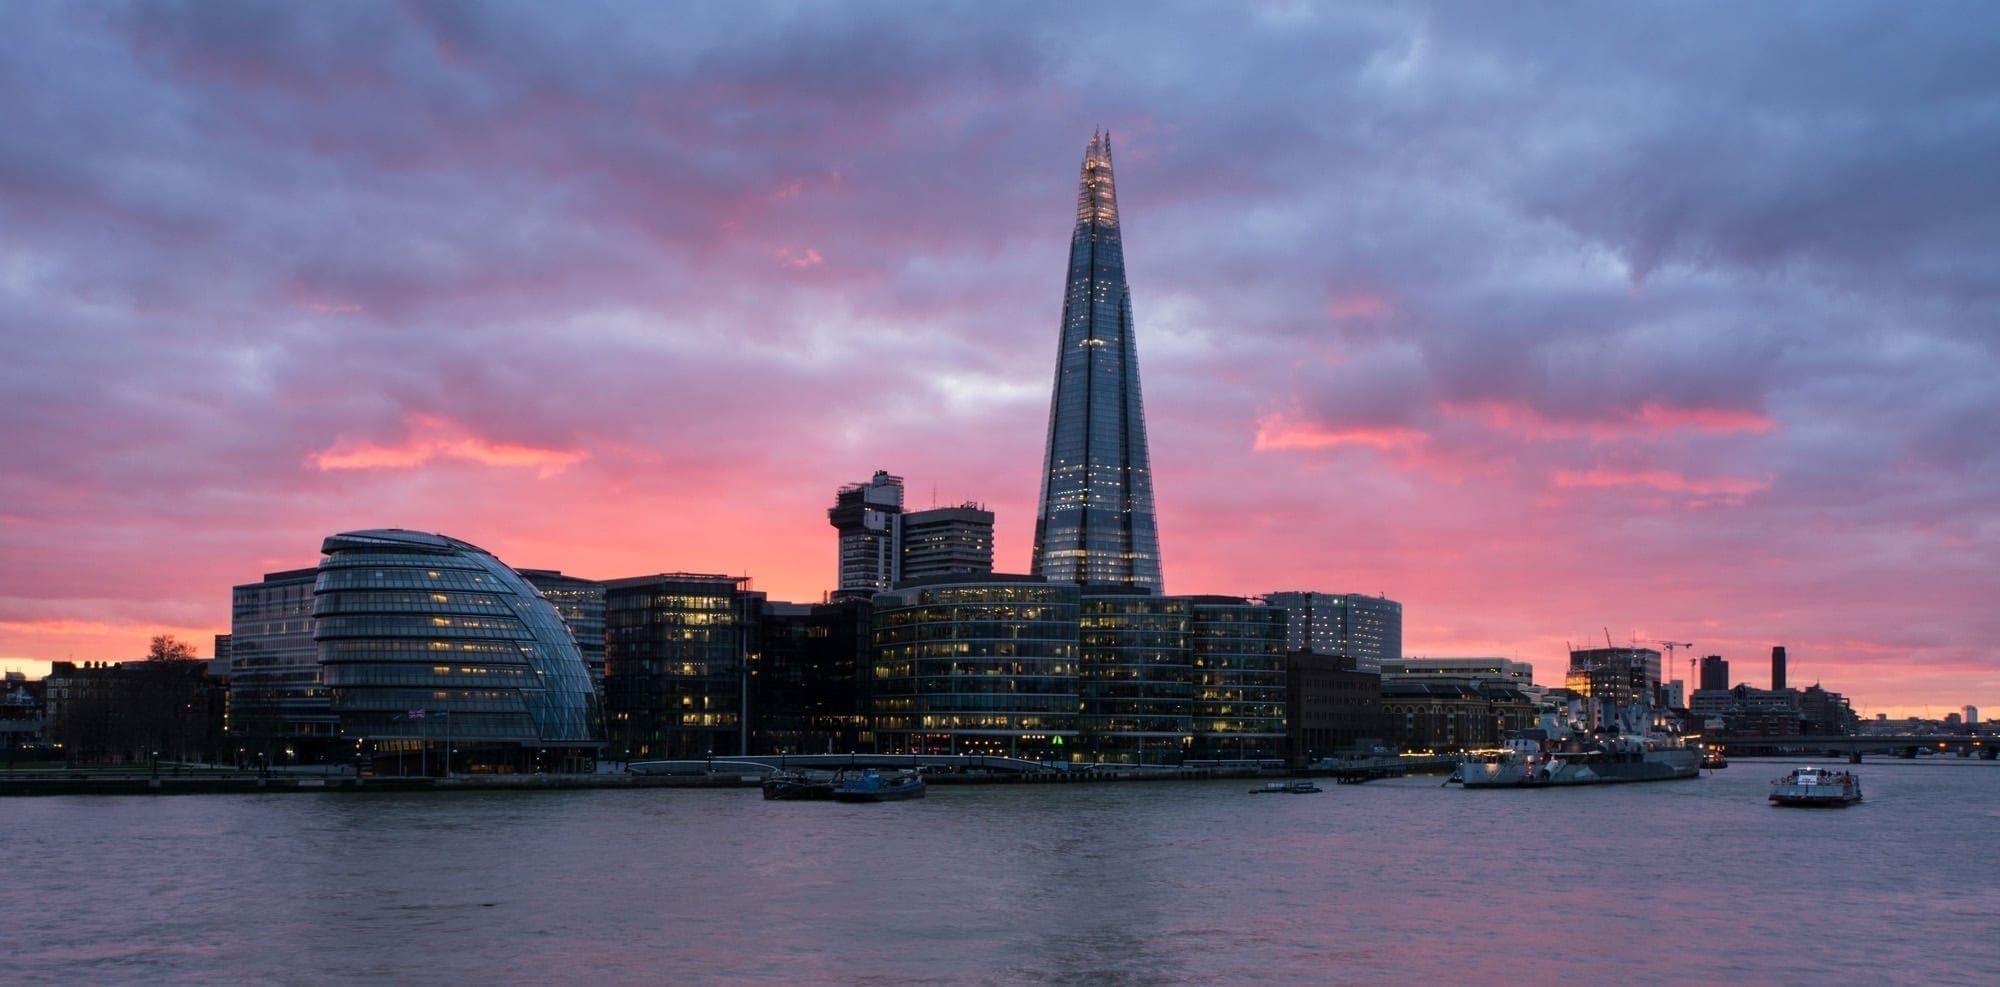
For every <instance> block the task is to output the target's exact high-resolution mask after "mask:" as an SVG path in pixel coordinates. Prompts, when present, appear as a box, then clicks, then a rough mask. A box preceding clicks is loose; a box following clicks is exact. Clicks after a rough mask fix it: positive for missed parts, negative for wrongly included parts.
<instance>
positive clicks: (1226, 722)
mask: <svg viewBox="0 0 2000 987" xmlns="http://www.w3.org/2000/svg"><path fill="white" fill-rule="evenodd" d="M1184 599H1186V600H1187V601H1188V603H1189V607H1188V615H1189V620H1188V639H1189V640H1188V650H1189V659H1190V662H1191V663H1192V665H1193V674H1194V717H1193V724H1192V726H1193V733H1194V739H1193V744H1192V748H1191V750H1190V752H1189V756H1190V757H1192V758H1195V759H1199V760H1272V759H1278V758H1282V757H1284V756H1285V743H1286V738H1285V674H1286V673H1285V627H1286V618H1285V611H1284V610H1282V609H1280V608H1278V607H1274V606H1268V605H1265V604H1262V603H1257V602H1253V601H1251V600H1246V599H1244V598H1242V597H1237V596H1191V597H1184Z"/></svg>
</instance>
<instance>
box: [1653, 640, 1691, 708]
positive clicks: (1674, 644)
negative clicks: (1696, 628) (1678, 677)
mask: <svg viewBox="0 0 2000 987" xmlns="http://www.w3.org/2000/svg"><path fill="white" fill-rule="evenodd" d="M1660 647H1662V648H1665V649H1667V667H1668V668H1672V667H1673V665H1674V649H1675V648H1692V647H1694V642H1693V641H1661V642H1660ZM1698 661H1700V659H1698V658H1696V657H1695V656H1694V654H1693V653H1692V652H1690V653H1689V654H1688V693H1689V694H1690V695H1692V694H1693V693H1694V684H1695V681H1696V680H1695V677H1694V666H1695V663H1696V662H1698Z"/></svg>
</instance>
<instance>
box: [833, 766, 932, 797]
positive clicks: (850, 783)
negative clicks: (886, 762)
mask: <svg viewBox="0 0 2000 987" xmlns="http://www.w3.org/2000/svg"><path fill="white" fill-rule="evenodd" d="M923 797H924V779H923V776H922V775H919V774H917V773H916V772H914V771H903V772H898V773H897V774H894V775H884V774H882V773H881V772H880V771H877V770H875V769H874V768H869V769H867V770H865V771H863V772H861V773H860V774H858V775H855V776H854V777H851V778H848V779H847V780H845V781H843V782H841V783H840V785H839V786H838V787H836V788H835V789H834V790H833V800H834V801H835V802H899V801H902V800H903V799H920V798H923Z"/></svg>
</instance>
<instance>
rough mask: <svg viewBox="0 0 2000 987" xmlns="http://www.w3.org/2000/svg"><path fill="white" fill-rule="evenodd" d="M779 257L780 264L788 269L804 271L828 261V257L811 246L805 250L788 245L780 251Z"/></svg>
mask: <svg viewBox="0 0 2000 987" xmlns="http://www.w3.org/2000/svg"><path fill="white" fill-rule="evenodd" d="M778 258H779V263H780V265H781V266H783V267H784V268H785V269H786V270H788V271H803V270H805V269H807V268H811V267H818V266H820V265H821V264H823V263H825V262H826V258H824V257H821V256H820V255H819V251H817V250H814V249H812V248H810V247H808V248H806V249H804V250H792V249H790V248H789V247H788V248H786V249H784V250H780V251H779V252H778Z"/></svg>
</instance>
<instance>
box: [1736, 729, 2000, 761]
mask: <svg viewBox="0 0 2000 987" xmlns="http://www.w3.org/2000/svg"><path fill="white" fill-rule="evenodd" d="M1702 739H1703V740H1704V741H1705V742H1708V743H1712V744H1720V745H1721V746H1722V747H1723V749H1725V750H1727V751H1728V752H1729V753H1732V754H1743V755H1751V754H1757V753H1769V754H1800V753H1823V752H1838V753H1841V754H1847V755H1861V754H1888V755H1893V756H1897V757H1915V756H1916V753H1917V751H1919V750H1929V751H1931V752H1933V753H1939V754H1956V755H1959V756H1961V757H1982V758H1986V759H1988V760H1991V759H1993V757H1994V755H1995V753H1996V752H2000V737H1987V736H1972V735H1967V734H1957V735H1952V736H1937V735H1934V734H1907V735H1900V736H1882V737H1840V736H1803V737H1756V736H1734V735H1731V734H1720V733H1712V734H1709V735H1707V736H1706V737H1704V738H1702Z"/></svg>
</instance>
